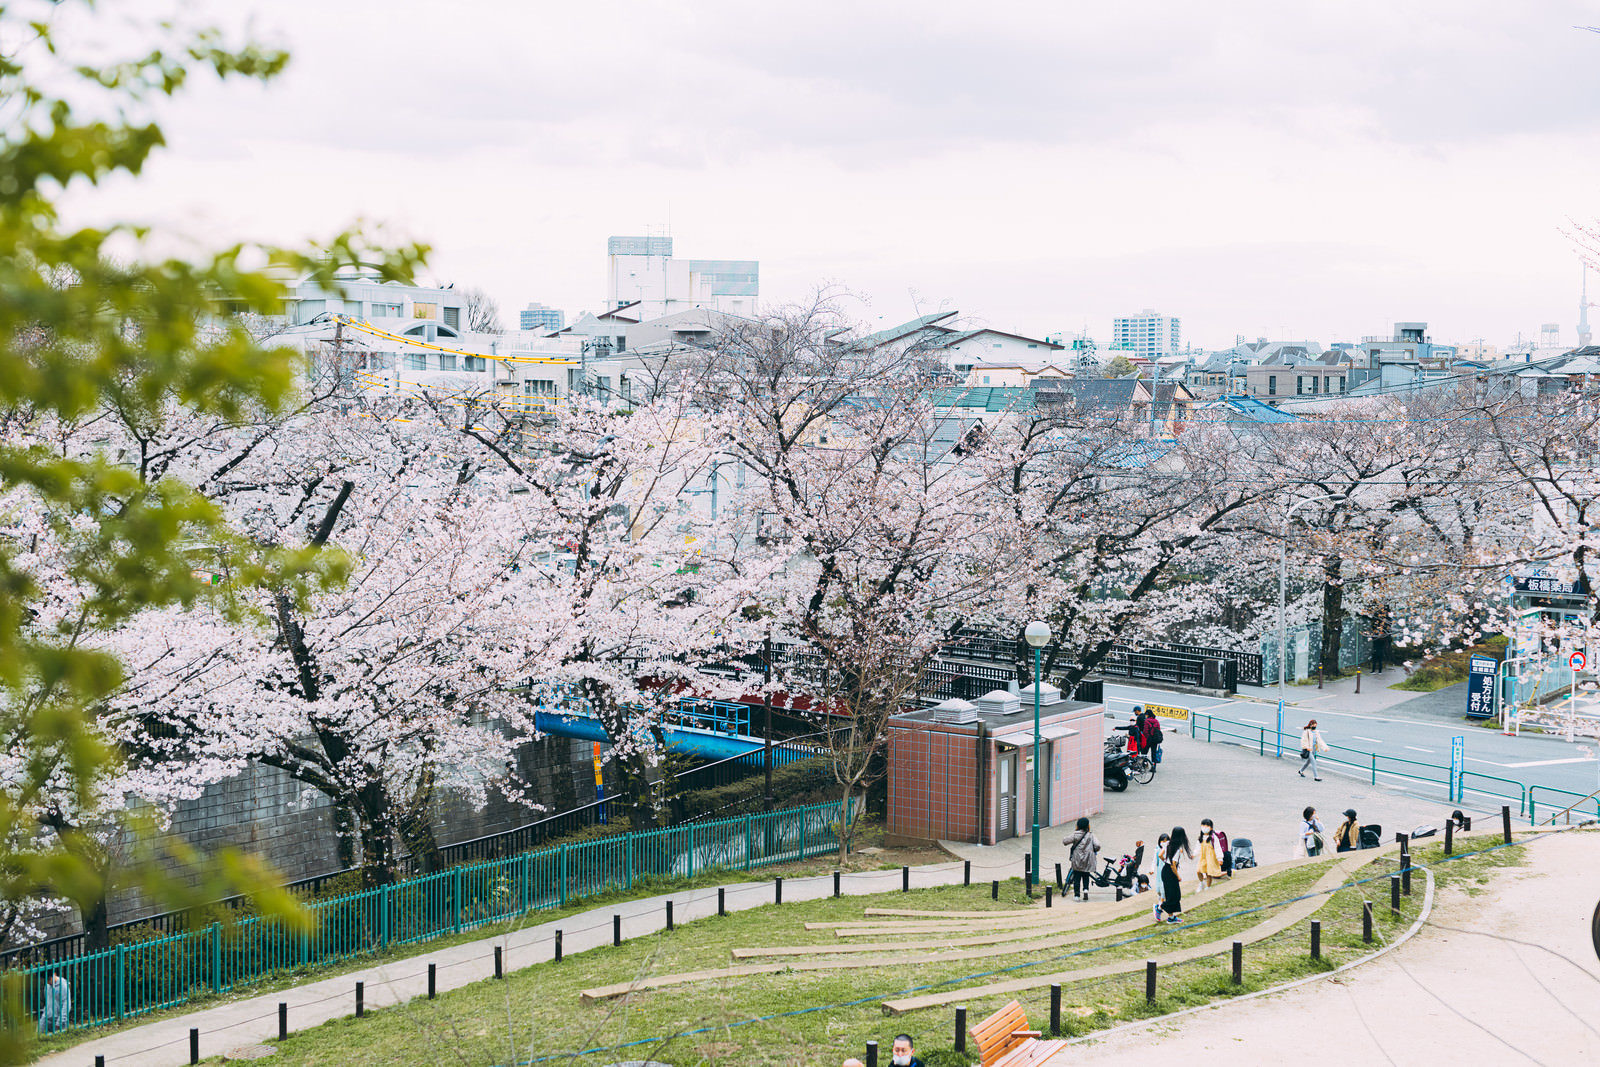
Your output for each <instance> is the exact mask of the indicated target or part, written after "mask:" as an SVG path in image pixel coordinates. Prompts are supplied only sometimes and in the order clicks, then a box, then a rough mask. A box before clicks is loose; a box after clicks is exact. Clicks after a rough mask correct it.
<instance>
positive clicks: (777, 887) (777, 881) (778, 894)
mask: <svg viewBox="0 0 1600 1067" xmlns="http://www.w3.org/2000/svg"><path fill="white" fill-rule="evenodd" d="M772 902H773V903H774V904H782V903H783V875H781V874H780V875H778V877H776V878H774V879H773V880H772Z"/></svg>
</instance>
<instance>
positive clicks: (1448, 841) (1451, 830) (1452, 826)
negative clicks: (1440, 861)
mask: <svg viewBox="0 0 1600 1067" xmlns="http://www.w3.org/2000/svg"><path fill="white" fill-rule="evenodd" d="M1455 830H1456V821H1455V820H1454V819H1450V820H1448V821H1446V822H1445V824H1444V854H1445V855H1446V856H1453V855H1455V852H1456V843H1455Z"/></svg>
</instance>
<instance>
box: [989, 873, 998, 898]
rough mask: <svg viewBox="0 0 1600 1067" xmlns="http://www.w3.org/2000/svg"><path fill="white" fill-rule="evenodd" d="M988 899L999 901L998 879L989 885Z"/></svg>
mask: <svg viewBox="0 0 1600 1067" xmlns="http://www.w3.org/2000/svg"><path fill="white" fill-rule="evenodd" d="M989 899H990V900H999V899H1000V879H998V878H996V879H995V880H994V881H992V882H990V883H989Z"/></svg>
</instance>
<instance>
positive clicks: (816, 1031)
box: [277, 848, 1520, 1067]
mask: <svg viewBox="0 0 1600 1067" xmlns="http://www.w3.org/2000/svg"><path fill="white" fill-rule="evenodd" d="M1519 852H1520V850H1519V849H1511V850H1504V851H1499V852H1494V853H1489V854H1486V855H1483V856H1478V857H1473V858H1469V859H1465V860H1460V861H1456V862H1453V863H1450V864H1447V865H1444V866H1443V867H1441V868H1440V876H1441V881H1450V882H1456V883H1460V884H1463V885H1466V886H1469V887H1470V886H1473V885H1476V884H1478V882H1479V881H1480V880H1482V879H1485V878H1487V876H1488V873H1489V871H1490V869H1491V868H1493V867H1496V866H1503V865H1506V864H1510V863H1516V862H1519V855H1518V853H1519ZM1437 853H1438V849H1437V848H1431V849H1428V850H1424V851H1421V852H1419V853H1418V854H1417V858H1418V860H1419V861H1424V862H1427V861H1431V860H1436V859H1438V858H1439V857H1438V855H1437ZM1326 869H1327V861H1323V862H1318V863H1312V864H1307V865H1304V866H1301V867H1298V868H1295V869H1293V870H1290V871H1286V872H1284V873H1282V874H1278V875H1275V876H1272V877H1270V878H1267V879H1264V880H1263V881H1262V882H1260V883H1258V884H1256V885H1253V886H1250V887H1246V888H1242V889H1240V890H1238V891H1236V892H1234V893H1231V894H1229V895H1227V896H1223V897H1216V896H1212V897H1210V898H1208V897H1207V896H1205V895H1200V896H1197V897H1193V898H1191V899H1190V900H1189V901H1188V904H1189V910H1188V911H1187V912H1186V915H1187V917H1189V918H1190V919H1191V921H1198V920H1203V919H1208V918H1215V917H1218V916H1223V915H1228V914H1230V913H1233V912H1236V911H1242V910H1245V909H1249V908H1253V907H1257V906H1261V905H1265V904H1268V903H1271V902H1275V901H1279V900H1282V899H1285V898H1288V897H1293V896H1296V895H1298V894H1299V893H1302V892H1305V891H1306V889H1307V888H1308V887H1309V886H1310V885H1311V884H1312V883H1314V882H1315V881H1316V879H1317V878H1319V877H1321V875H1322V873H1323V872H1324V871H1325V870H1326ZM1393 869H1394V861H1393V858H1392V857H1386V858H1385V859H1383V860H1380V861H1377V862H1375V863H1374V864H1373V865H1371V866H1369V868H1368V869H1367V870H1366V871H1364V872H1363V876H1368V875H1376V876H1378V877H1379V880H1378V881H1375V882H1372V883H1369V884H1368V885H1366V886H1362V887H1356V888H1350V889H1343V890H1340V891H1338V892H1336V893H1334V894H1332V895H1331V898H1330V899H1329V901H1328V902H1327V904H1325V905H1324V906H1323V908H1322V910H1321V911H1320V912H1319V913H1318V915H1317V918H1318V919H1319V920H1320V921H1321V922H1322V946H1323V958H1322V959H1321V960H1312V959H1311V958H1310V957H1309V953H1308V949H1307V928H1306V924H1304V923H1301V924H1297V925H1296V926H1295V927H1294V928H1292V929H1290V930H1288V931H1286V932H1284V933H1282V934H1280V935H1277V936H1275V937H1273V938H1271V939H1269V940H1267V941H1264V942H1260V943H1257V944H1254V945H1251V946H1249V947H1247V948H1246V950H1245V977H1244V982H1243V984H1242V985H1238V986H1236V985H1234V984H1233V982H1232V977H1231V974H1230V973H1229V964H1228V958H1227V956H1226V954H1225V953H1224V954H1222V955H1219V956H1213V957H1207V958H1205V959H1201V960H1197V961H1194V962H1191V963H1186V964H1183V965H1181V966H1179V967H1176V968H1172V969H1171V970H1169V971H1168V972H1166V973H1163V974H1162V976H1161V979H1160V985H1159V995H1158V997H1157V999H1156V1001H1155V1002H1154V1003H1153V1004H1147V1003H1146V1002H1145V999H1144V978H1143V972H1142V970H1140V971H1137V972H1135V973H1133V974H1130V975H1127V976H1118V977H1114V978H1110V979H1102V980H1099V981H1092V982H1083V983H1076V984H1068V985H1066V986H1065V987H1064V989H1063V1002H1064V1009H1063V1029H1064V1032H1065V1033H1066V1034H1069V1035H1077V1034H1086V1033H1090V1032H1093V1031H1095V1030H1099V1029H1105V1028H1108V1027H1111V1026H1116V1025H1119V1024H1121V1023H1124V1022H1129V1021H1133V1020H1137V1019H1143V1018H1148V1017H1151V1016H1154V1015H1161V1014H1167V1013H1169V1012H1173V1011H1178V1010H1181V1009H1183V1008H1187V1007H1193V1006H1196V1005H1200V1004H1205V1003H1208V1002H1210V1001H1212V1000H1215V999H1218V998H1224V997H1230V996H1235V995H1238V994H1239V993H1242V992H1252V991H1256V990H1260V989H1265V988H1269V987H1271V986H1275V985H1279V984H1281V983H1283V982H1286V981H1291V980H1293V979H1295V978H1299V977H1304V976H1306V975H1311V974H1315V973H1318V972H1321V971H1326V970H1330V969H1332V968H1334V967H1337V966H1339V965H1340V964H1342V963H1345V962H1347V961H1349V960H1352V959H1356V958H1359V957H1360V956H1362V955H1365V954H1366V953H1368V952H1370V951H1372V946H1367V945H1365V944H1363V942H1362V940H1361V908H1362V901H1363V900H1364V899H1367V900H1372V901H1373V902H1374V905H1375V916H1376V924H1375V925H1376V937H1377V940H1378V941H1379V943H1381V942H1382V941H1383V940H1384V939H1387V938H1390V937H1394V936H1397V935H1398V934H1399V933H1400V932H1402V931H1403V930H1404V929H1405V928H1406V927H1407V926H1409V924H1410V923H1411V922H1412V921H1413V920H1414V919H1415V917H1416V914H1417V908H1418V907H1419V906H1420V903H1421V884H1422V878H1421V876H1420V875H1419V876H1418V877H1417V880H1416V881H1417V884H1416V889H1417V893H1416V895H1414V896H1411V897H1408V898H1405V899H1404V902H1403V904H1404V906H1403V907H1402V909H1401V912H1400V914H1399V915H1398V916H1395V915H1391V914H1390V912H1389V908H1388V903H1387V902H1388V882H1387V877H1386V876H1387V874H1388V873H1389V872H1390V871H1392V870H1393ZM1001 897H1002V899H1001V900H1000V901H999V902H998V903H993V902H991V901H990V900H989V895H988V890H987V888H986V887H977V886H974V887H972V888H970V889H964V888H961V887H946V888H940V889H930V890H919V891H915V892H913V893H911V894H900V893H887V894H882V895H879V896H876V897H857V898H847V899H845V900H841V901H834V900H822V901H812V902H805V903H798V904H785V905H783V906H781V907H777V906H767V907H763V908H758V909H755V910H753V911H748V912H741V913H737V914H733V915H729V916H727V917H725V918H712V919H705V920H701V921H697V922H694V923H690V924H687V925H683V926H680V927H679V928H678V929H677V930H676V931H675V932H673V933H672V934H665V933H662V934H659V935H655V936H651V937H643V938H638V939H636V940H634V941H630V942H627V943H625V944H624V945H623V946H622V947H621V948H615V949H613V948H602V949H597V950H594V951H591V952H586V953H583V954H582V955H578V956H571V957H569V958H568V959H567V960H566V961H564V962H563V963H561V964H560V965H556V964H554V963H542V964H537V965H535V966H533V967H529V968H526V969H524V970H522V971H518V972H516V973H514V974H512V975H511V976H510V977H509V978H508V980H507V981H505V982H492V981H491V982H482V983H478V984H477V985H474V986H470V987H467V988H464V989H460V990H457V991H455V992H452V993H449V994H444V995H442V996H441V997H440V998H439V999H438V1000H436V1001H432V1002H428V1001H426V1000H416V1001H412V1002H411V1003H409V1004H407V1005H404V1006H402V1007H399V1008H395V1009H391V1010H386V1011H382V1012H377V1013H373V1014H371V1015H369V1016H368V1017H367V1018H366V1019H363V1020H360V1021H359V1022H358V1021H356V1020H355V1019H353V1018H350V1019H342V1020H339V1021H336V1022H332V1023H329V1024H327V1025H325V1026H322V1027H319V1028H317V1029H315V1030H311V1031H308V1032H306V1033H304V1034H301V1035H298V1036H295V1037H292V1038H291V1039H290V1040H289V1041H288V1042H286V1043H284V1044H283V1045H282V1047H281V1049H280V1054H279V1056H278V1057H277V1058H278V1059H279V1060H280V1061H281V1062H283V1063H285V1064H300V1065H307V1067H310V1065H329V1067H333V1065H343V1064H348V1063H352V1062H357V1061H359V1062H361V1063H363V1064H412V1063H423V1062H447V1061H449V1062H456V1061H461V1062H469V1063H508V1062H510V1061H512V1060H518V1061H526V1060H528V1059H529V1058H537V1057H540V1056H558V1057H560V1058H562V1059H565V1060H567V1061H568V1062H577V1063H583V1064H594V1065H598V1064H605V1063H612V1062H615V1061H618V1060H627V1059H646V1058H654V1059H657V1060H661V1061H663V1062H667V1063H673V1064H677V1065H679V1067H684V1065H688V1064H702V1063H703V1064H713V1063H719V1062H724V1061H727V1062H737V1063H740V1064H774V1065H775V1064H806V1065H813V1064H827V1063H838V1062H841V1061H842V1060H843V1059H844V1058H845V1057H847V1056H850V1055H855V1056H861V1055H863V1049H864V1046H865V1042H866V1041H868V1040H878V1041H879V1042H880V1043H881V1047H882V1048H884V1049H887V1043H888V1041H889V1040H890V1039H891V1038H892V1037H893V1035H894V1034H895V1033H896V1032H897V1031H899V1030H907V1031H909V1032H910V1033H912V1034H913V1035H914V1036H916V1037H917V1039H918V1052H919V1054H920V1055H921V1056H922V1058H923V1059H924V1060H925V1061H927V1062H929V1063H940V1064H957V1063H962V1062H965V1061H963V1060H961V1059H959V1058H957V1057H956V1054H955V1053H954V1052H953V1051H952V1046H953V1035H952V1033H951V1029H952V1028H951V1020H952V1017H953V1013H952V1012H951V1011H950V1010H949V1009H948V1008H942V1009H931V1010H929V1011H926V1012H918V1013H913V1014H911V1015H908V1016H905V1017H902V1018H899V1019H893V1018H886V1017H885V1016H884V1015H883V1014H882V1012H881V1011H880V1009H879V1007H878V1000H879V999H880V998H882V997H884V996H887V995H890V994H893V993H895V992H898V991H900V990H902V989H905V988H908V987H913V986H925V985H930V984H933V983H937V982H942V981H944V980H946V979H951V978H959V977H962V976H967V975H973V974H976V973H978V972H988V971H998V970H1001V969H1003V968H1007V967H1017V966H1019V965H1023V964H1028V963H1032V962H1035V961H1036V960H1039V959H1041V958H1045V957H1049V956H1052V955H1062V954H1064V953H1066V952H1076V951H1080V950H1081V949H1083V948H1088V947H1091V946H1090V945H1081V946H1074V947H1073V948H1072V949H1061V950H1051V951H1049V952H1045V953H1042V954H1039V953H1034V954H1030V953H1026V952H1019V953H1016V954H1012V955H1006V956H994V957H988V958H984V959H980V960H964V961H963V960H957V961H947V962H943V963H940V962H934V963H919V964H907V965H904V966H901V967H898V968H889V969H873V970H863V971H841V972H836V973H830V972H798V971H792V972H786V973H778V974H772V975H756V976H747V977H743V978H738V979H732V980H727V981H722V982H702V983H697V984H694V985H686V986H679V987H674V988H670V989H663V990H659V991H655V992H649V993H644V994H641V995H638V996H635V997H633V998H631V999H630V1000H629V1001H628V1002H627V1003H623V1002H621V1001H612V1002H606V1003H600V1004H595V1005H583V1004H582V1003H581V1002H580V1000H579V997H578V993H579V991H580V990H581V989H583V988H586V987H589V986H594V985H601V984H607V983H612V982H620V981H626V980H629V979H631V978H633V977H635V976H638V975H642V974H651V973H655V974H661V973H671V972H677V971H683V970H690V969H695V968H701V967H722V966H727V965H728V962H729V959H728V950H729V949H730V948H731V947H735V946H753V945H777V944H806V943H813V944H814V943H826V942H828V941H830V940H832V935H831V934H830V933H829V932H828V931H806V930H805V929H804V928H803V927H804V924H805V923H806V922H817V921H822V920H827V919H859V918H861V916H862V910H863V909H864V908H867V907H874V906H876V907H909V908H917V909H925V910H962V911H981V910H990V909H993V908H1012V907H1016V906H1019V905H1020V904H1022V903H1023V902H1024V898H1023V897H1022V895H1021V885H1020V883H1018V882H1016V881H1012V882H1010V883H1002V894H1001ZM1062 903H1063V904H1065V903H1067V902H1062ZM1268 914H1270V913H1258V914H1254V915H1249V916H1240V917H1236V918H1228V919H1221V920H1219V921H1217V922H1213V923H1209V924H1207V925H1202V926H1197V927H1195V928H1193V929H1187V930H1185V929H1174V928H1171V927H1159V928H1158V927H1155V926H1151V927H1150V928H1149V929H1148V930H1141V931H1139V932H1137V933H1136V934H1134V935H1131V938H1130V935H1122V936H1121V937H1119V938H1112V939H1108V940H1106V941H1104V942H1098V943H1097V944H1101V945H1109V946H1111V947H1107V948H1105V950H1104V951H1103V952H1102V953H1099V954H1096V955H1095V956H1093V957H1089V958H1084V957H1077V958H1074V959H1067V960H1058V961H1055V962H1048V963H1043V964H1041V966H1039V967H1032V968H1026V969H1023V970H1019V971H1015V972H1013V973H1011V974H1008V975H1002V976H997V977H995V978H992V979H988V980H990V981H999V980H1003V979H1005V978H1010V977H1018V976H1021V975H1026V974H1029V973H1038V974H1048V973H1053V972H1056V971H1061V970H1067V969H1069V968H1073V967H1087V966H1091V965H1093V964H1094V963H1099V962H1105V961H1107V960H1110V959H1117V958H1122V959H1144V958H1147V957H1149V956H1152V955H1156V954H1158V953H1161V952H1166V951H1170V950H1173V949H1175V948H1180V947H1184V946H1188V945H1195V944H1203V943H1207V942H1212V941H1219V940H1224V939H1228V938H1230V937H1231V936H1233V935H1235V934H1238V933H1239V932H1242V931H1243V930H1245V929H1248V928H1249V927H1251V926H1254V925H1255V924H1256V923H1258V922H1260V921H1262V919H1264V918H1266V917H1267V915H1268ZM1133 938H1136V939H1138V940H1132V943H1129V944H1116V942H1120V941H1129V940H1130V939H1133ZM490 951H491V949H490V948H489V947H488V946H487V945H486V946H485V953H486V954H487V953H489V952H490ZM978 981H979V980H977V979H974V980H973V982H972V984H978ZM863 998H866V999H865V1002H864V1003H859V1004H852V1003H850V1002H853V1001H858V1000H863ZM1006 999H1009V998H1007V997H987V998H978V997H974V998H972V999H970V1000H968V1001H966V1006H967V1008H968V1012H969V1019H972V1020H976V1019H979V1018H981V1017H982V1016H983V1015H984V1014H986V1013H988V1012H991V1011H993V1010H995V1009H996V1008H998V1007H999V1006H1000V1005H1001V1004H1002V1003H1003V1002H1004V1001H1005V1000H1006ZM1018 999H1019V1000H1021V1002H1022V1004H1023V1007H1024V1008H1025V1009H1026V1010H1027V1012H1028V1016H1029V1019H1030V1021H1031V1022H1032V1023H1033V1024H1034V1025H1035V1026H1036V1027H1038V1028H1046V1027H1048V1025H1049V990H1048V988H1041V989H1037V990H1033V991H1029V992H1025V993H1023V994H1021V995H1019V996H1018ZM820 1005H848V1006H843V1007H835V1008H830V1009H829V1010H826V1011H818V1012H810V1013H805V1014H797V1015H788V1016H786V1017H781V1018H773V1019H770V1020H766V1021H762V1022H757V1023H751V1024H748V1025H740V1024H741V1022H742V1021H743V1020H747V1019H751V1018H755V1017H760V1016H779V1015H783V1014H784V1013H788V1012H795V1011H799V1010H801V1009H804V1008H809V1007H815V1006H820ZM689 1030H703V1031H704V1032H701V1033H697V1034H687V1035H686V1036H683V1037H677V1038H675V1039H672V1040H668V1041H666V1042H664V1043H662V1042H659V1041H646V1043H644V1044H641V1045H637V1046H633V1047H629V1048H614V1046H617V1045H622V1044H625V1043H627V1042H632V1041H639V1040H643V1039H648V1038H656V1037H670V1035H674V1034H679V1033H684V1032H686V1031H689ZM607 1046H612V1047H613V1050H612V1051H608V1052H596V1053H591V1054H589V1055H587V1056H584V1055H579V1056H576V1057H573V1053H575V1052H581V1051H583V1050H586V1049H594V1048H603V1047H607Z"/></svg>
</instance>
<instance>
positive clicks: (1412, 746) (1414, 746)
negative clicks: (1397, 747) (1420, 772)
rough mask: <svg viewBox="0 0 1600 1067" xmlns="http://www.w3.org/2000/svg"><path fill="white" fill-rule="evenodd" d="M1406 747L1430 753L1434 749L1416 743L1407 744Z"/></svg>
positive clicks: (1414, 750)
mask: <svg viewBox="0 0 1600 1067" xmlns="http://www.w3.org/2000/svg"><path fill="white" fill-rule="evenodd" d="M1406 747H1407V748H1409V749H1410V750H1411V751H1413V752H1427V753H1429V754H1431V753H1432V752H1433V749H1431V748H1418V747H1417V746H1416V745H1407V746H1406Z"/></svg>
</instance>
